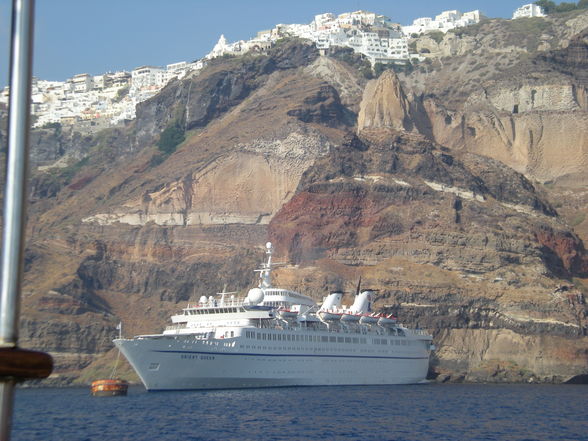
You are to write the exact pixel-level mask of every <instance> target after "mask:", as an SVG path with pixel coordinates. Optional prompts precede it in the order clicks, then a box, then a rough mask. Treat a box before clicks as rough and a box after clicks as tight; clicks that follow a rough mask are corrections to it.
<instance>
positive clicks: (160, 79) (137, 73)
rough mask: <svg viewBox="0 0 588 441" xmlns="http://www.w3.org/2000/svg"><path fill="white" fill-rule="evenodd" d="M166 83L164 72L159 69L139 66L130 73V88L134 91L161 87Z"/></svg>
mask: <svg viewBox="0 0 588 441" xmlns="http://www.w3.org/2000/svg"><path fill="white" fill-rule="evenodd" d="M166 82H167V75H166V71H165V69H163V68H161V67H156V66H141V67H137V68H136V69H133V71H132V72H131V87H132V88H133V89H135V90H141V89H146V88H149V89H153V88H158V87H163V85H165V84H166Z"/></svg>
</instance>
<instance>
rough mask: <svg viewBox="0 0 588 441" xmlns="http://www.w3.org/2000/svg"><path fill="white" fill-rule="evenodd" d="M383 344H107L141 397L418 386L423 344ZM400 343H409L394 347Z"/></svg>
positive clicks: (175, 340) (424, 363) (184, 339)
mask: <svg viewBox="0 0 588 441" xmlns="http://www.w3.org/2000/svg"><path fill="white" fill-rule="evenodd" d="M337 334H338V333H337ZM325 335H326V334H325ZM339 335H340V334H339ZM372 337H373V336H369V337H368V339H369V340H372ZM375 337H377V338H378V339H379V340H382V339H381V338H380V337H379V336H375ZM387 340H388V341H389V342H391V344H387V345H386V346H384V345H380V344H377V345H376V344H371V343H368V344H367V345H365V344H363V345H362V344H345V343H341V344H338V343H324V344H321V343H315V342H296V343H295V344H294V345H287V346H284V344H279V342H274V341H271V342H266V341H260V342H258V341H256V340H252V341H248V339H245V338H242V337H238V338H232V339H210V340H194V339H191V338H190V337H189V336H175V337H174V336H165V337H164V336H160V337H157V338H152V337H147V338H135V339H119V340H115V343H116V345H117V346H118V347H119V348H120V350H121V351H122V352H123V354H124V355H125V356H126V358H127V359H128V360H129V361H130V363H131V365H132V366H133V368H134V369H135V371H136V372H137V373H138V374H139V376H140V378H141V380H142V382H143V384H144V385H145V387H146V388H147V390H182V389H227V388H249V387H276V386H318V385H370V384H413V383H419V382H422V381H423V380H424V379H425V377H426V375H427V370H428V366H429V347H430V341H429V340H419V339H416V338H413V337H391V338H388V339H387ZM395 341H398V344H394V343H395ZM402 341H404V343H408V341H411V342H412V344H406V345H403V344H400V343H402ZM247 343H249V344H247ZM256 343H257V344H256ZM276 343H277V344H276ZM287 343H290V342H287Z"/></svg>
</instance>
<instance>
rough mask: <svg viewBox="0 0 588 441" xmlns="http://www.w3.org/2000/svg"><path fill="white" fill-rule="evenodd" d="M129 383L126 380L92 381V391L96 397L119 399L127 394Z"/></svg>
mask: <svg viewBox="0 0 588 441" xmlns="http://www.w3.org/2000/svg"><path fill="white" fill-rule="evenodd" d="M128 388H129V383H128V382H127V381H125V380H118V379H117V380H96V381H92V386H91V391H92V395H94V396H95V397H117V396H124V395H126V394H127V390H128Z"/></svg>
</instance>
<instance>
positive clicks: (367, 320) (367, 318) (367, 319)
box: [359, 314, 380, 325]
mask: <svg viewBox="0 0 588 441" xmlns="http://www.w3.org/2000/svg"><path fill="white" fill-rule="evenodd" d="M379 319H380V316H379V315H376V314H363V315H362V316H361V317H360V319H359V323H361V324H362V325H373V324H374V323H378V320H379Z"/></svg>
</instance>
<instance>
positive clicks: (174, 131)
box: [157, 124, 186, 155]
mask: <svg viewBox="0 0 588 441" xmlns="http://www.w3.org/2000/svg"><path fill="white" fill-rule="evenodd" d="M184 139H186V135H185V134H184V130H183V129H182V128H181V127H180V126H179V125H177V124H174V125H171V126H169V127H167V128H166V129H164V130H163V132H161V135H159V141H157V148H158V149H159V150H160V151H161V152H163V153H165V154H166V155H171V154H172V153H173V152H175V151H176V148H177V147H178V146H179V145H180V144H181V143H182V142H183V141H184Z"/></svg>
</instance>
